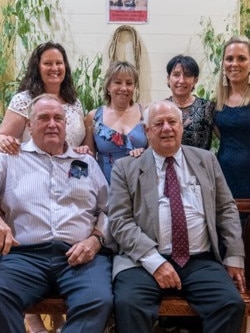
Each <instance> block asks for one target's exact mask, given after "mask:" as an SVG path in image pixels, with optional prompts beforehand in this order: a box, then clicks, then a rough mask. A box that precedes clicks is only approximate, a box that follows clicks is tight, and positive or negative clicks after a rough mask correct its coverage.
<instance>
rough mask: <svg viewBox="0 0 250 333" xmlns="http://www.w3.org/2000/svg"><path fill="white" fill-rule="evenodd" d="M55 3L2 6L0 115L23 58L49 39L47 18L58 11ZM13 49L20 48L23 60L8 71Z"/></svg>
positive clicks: (41, 0) (35, 0) (28, 0)
mask: <svg viewBox="0 0 250 333" xmlns="http://www.w3.org/2000/svg"><path fill="white" fill-rule="evenodd" d="M52 3H53V4H52ZM58 3H59V0H55V1H49V0H17V1H9V2H8V4H6V5H5V6H2V8H1V16H0V32H1V33H0V113H1V115H3V112H4V111H5V109H6V107H7V105H8V103H9V100H10V98H11V97H12V96H13V94H14V93H15V92H16V89H17V87H18V85H19V82H20V78H21V77H22V76H23V73H24V69H25V62H26V60H27V54H29V53H30V52H31V50H33V49H34V48H35V47H36V46H37V45H38V44H39V43H41V42H42V41H44V40H48V39H51V38H52V37H53V33H52V27H51V16H52V13H54V12H55V10H58ZM43 28H44V29H43ZM45 29H46V30H47V31H45ZM16 45H18V46H20V47H21V46H22V47H23V53H24V56H23V59H20V63H19V66H18V67H19V69H18V70H17V69H16V68H15V67H14V69H12V71H11V68H10V60H11V59H12V61H13V62H14V56H15V50H16Z"/></svg>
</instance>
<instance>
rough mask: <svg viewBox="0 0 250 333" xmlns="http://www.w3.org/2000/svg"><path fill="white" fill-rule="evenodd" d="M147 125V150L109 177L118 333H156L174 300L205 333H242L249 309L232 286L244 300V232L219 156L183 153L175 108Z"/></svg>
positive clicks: (150, 116) (159, 109)
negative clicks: (193, 314)
mask: <svg viewBox="0 0 250 333" xmlns="http://www.w3.org/2000/svg"><path fill="white" fill-rule="evenodd" d="M144 122H145V126H146V131H147V136H148V140H149V143H150V147H149V148H148V149H147V150H146V151H145V152H144V153H143V154H142V155H141V156H140V157H138V158H133V157H126V158H122V159H120V160H118V161H117V162H116V163H115V164H114V167H113V169H112V175H111V187H110V199H109V206H110V210H109V218H110V228H111V232H112V234H113V236H114V238H115V240H116V241H117V243H118V246H119V254H118V255H116V256H115V258H114V263H113V275H114V304H115V317H116V325H117V333H128V332H129V333H138V332H143V333H152V331H153V326H154V324H155V322H156V320H157V318H158V309H159V304H160V298H161V296H162V295H168V294H172V293H175V294H178V295H181V296H183V297H184V298H185V299H187V301H188V302H189V303H190V304H191V306H192V307H193V308H194V309H195V310H196V311H197V312H198V313H199V314H200V317H201V319H202V332H203V333H222V332H226V333H236V332H240V328H241V325H242V321H243V316H244V308H245V304H244V302H243V300H242V298H241V296H240V293H239V291H238V290H237V287H236V286H235V283H234V281H233V280H235V282H237V285H238V287H239V289H240V291H241V292H244V289H245V279H244V247H243V242H242V238H241V224H240V219H239V213H238V210H237V206H236V204H235V202H234V199H233V197H232V195H231V192H230V190H229V188H228V186H227V183H226V181H225V178H224V176H223V174H222V171H221V168H220V166H219V164H218V161H217V159H216V156H215V155H214V154H213V153H211V152H209V151H206V150H204V149H199V148H195V147H190V146H183V145H181V139H182V133H183V124H182V113H181V111H180V110H179V109H178V107H177V106H176V105H175V104H174V103H172V102H170V101H167V100H165V101H158V102H155V103H152V105H151V106H150V107H149V108H148V110H146V111H145V112H144ZM172 165H173V167H172ZM166 170H167V171H166ZM170 174H171V180H169V176H170ZM173 174H176V176H175V178H174V176H173ZM176 178H177V179H176ZM174 179H175V181H174ZM173 183H175V184H176V186H175V189H173V188H172V184H173ZM170 188H171V191H170ZM178 189H179V190H178ZM176 190H177V191H176ZM176 192H178V195H179V199H178V200H177V193H176ZM172 194H174V195H172ZM117 198H119V200H118V199H117ZM177 201H178V210H176V203H177ZM179 207H181V209H180V208H179ZM181 210H182V211H183V214H179V213H180V211H181ZM176 215H177V218H176ZM180 216H181V218H180ZM174 221H175V222H174ZM180 221H181V222H182V223H183V227H182V229H181V230H179V234H178V233H177V235H176V231H178V230H177V227H178V224H180ZM184 222H185V223H184ZM184 225H185V228H184ZM173 227H174V228H173ZM183 231H185V232H183ZM182 234H184V235H185V237H183V240H181V235H182ZM173 235H175V236H173ZM219 238H221V240H222V242H223V245H224V247H225V255H224V258H221V255H220V251H219ZM184 240H185V241H184ZM179 245H182V246H181V247H180V248H179ZM184 245H185V246H184ZM177 249H178V251H179V252H178V251H177ZM184 250H185V251H184Z"/></svg>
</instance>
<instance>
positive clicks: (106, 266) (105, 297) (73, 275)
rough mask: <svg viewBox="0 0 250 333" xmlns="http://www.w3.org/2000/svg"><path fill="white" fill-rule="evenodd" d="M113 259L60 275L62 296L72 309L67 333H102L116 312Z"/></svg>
mask: <svg viewBox="0 0 250 333" xmlns="http://www.w3.org/2000/svg"><path fill="white" fill-rule="evenodd" d="M111 266H112V265H111V259H110V258H109V257H108V256H104V255H97V256H96V257H95V258H94V259H93V260H92V261H90V262H89V263H87V264H84V265H78V266H75V267H70V266H69V265H66V267H65V268H64V269H63V270H61V273H59V274H58V286H59V292H60V294H61V295H63V296H64V297H65V299H66V303H67V306H68V313H67V320H66V323H65V324H64V326H63V329H62V332H63V333H72V332H77V333H86V332H91V333H102V332H103V331H104V329H105V325H106V323H107V321H108V319H109V317H110V315H111V312H112V308H113V294H112V283H111Z"/></svg>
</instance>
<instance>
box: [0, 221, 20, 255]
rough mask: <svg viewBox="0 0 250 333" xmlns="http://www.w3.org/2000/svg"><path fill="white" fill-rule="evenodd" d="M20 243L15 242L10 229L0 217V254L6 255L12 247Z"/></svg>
mask: <svg viewBox="0 0 250 333" xmlns="http://www.w3.org/2000/svg"><path fill="white" fill-rule="evenodd" d="M19 244H20V243H19V242H18V241H17V240H15V238H14V237H13V235H12V232H11V229H10V227H9V226H8V225H7V224H6V223H5V222H4V220H3V219H2V218H1V217H0V253H1V254H8V253H9V252H10V248H11V247H12V246H17V245H19Z"/></svg>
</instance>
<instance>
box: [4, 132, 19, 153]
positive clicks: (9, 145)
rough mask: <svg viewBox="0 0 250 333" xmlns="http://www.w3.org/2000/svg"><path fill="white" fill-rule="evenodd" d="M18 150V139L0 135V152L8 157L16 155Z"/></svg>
mask: <svg viewBox="0 0 250 333" xmlns="http://www.w3.org/2000/svg"><path fill="white" fill-rule="evenodd" d="M19 150H20V142H19V140H18V139H16V138H14V137H13V136H10V135H3V134H1V135H0V152H1V153H5V154H10V155H17V154H18V153H19Z"/></svg>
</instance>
